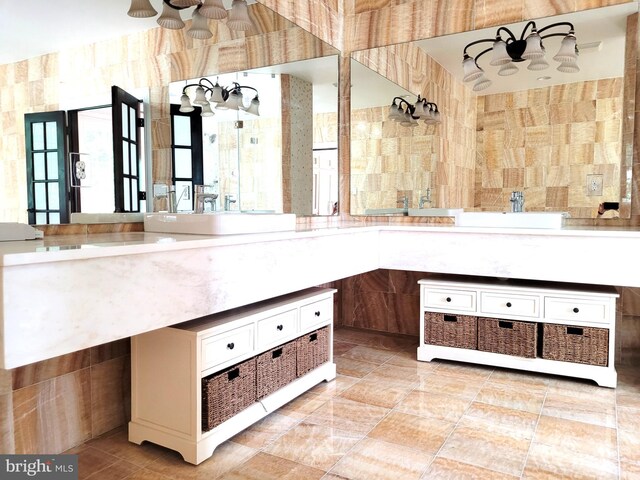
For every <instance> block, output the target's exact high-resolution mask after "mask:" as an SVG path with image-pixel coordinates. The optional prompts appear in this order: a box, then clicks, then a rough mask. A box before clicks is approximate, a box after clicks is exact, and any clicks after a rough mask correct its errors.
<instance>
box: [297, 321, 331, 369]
mask: <svg viewBox="0 0 640 480" xmlns="http://www.w3.org/2000/svg"><path fill="white" fill-rule="evenodd" d="M328 361H329V327H324V328H320V329H318V330H316V331H315V332H311V333H307V334H306V335H303V336H301V337H299V338H297V339H296V365H297V367H296V370H297V376H298V377H301V376H302V375H304V374H305V373H307V372H308V371H310V370H313V369H314V368H316V367H318V366H320V365H322V364H323V363H325V362H328Z"/></svg>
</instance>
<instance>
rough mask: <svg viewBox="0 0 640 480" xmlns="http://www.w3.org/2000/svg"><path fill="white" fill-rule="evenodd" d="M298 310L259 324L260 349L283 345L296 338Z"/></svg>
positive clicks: (270, 318) (261, 321)
mask: <svg viewBox="0 0 640 480" xmlns="http://www.w3.org/2000/svg"><path fill="white" fill-rule="evenodd" d="M297 317H298V310H297V309H293V310H289V311H288V312H283V313H279V314H278V315H274V316H273V317H269V318H265V319H264V320H260V321H259V322H258V340H257V344H258V349H262V348H264V347H268V346H270V345H275V344H278V343H283V342H284V341H285V340H290V339H292V338H293V337H295V335H296V333H297V330H296V327H297V322H296V320H297Z"/></svg>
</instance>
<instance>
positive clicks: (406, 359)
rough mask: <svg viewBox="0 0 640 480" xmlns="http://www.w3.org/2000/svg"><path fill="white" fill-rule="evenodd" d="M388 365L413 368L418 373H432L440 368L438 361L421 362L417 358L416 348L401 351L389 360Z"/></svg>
mask: <svg viewBox="0 0 640 480" xmlns="http://www.w3.org/2000/svg"><path fill="white" fill-rule="evenodd" d="M386 365H393V366H396V367H404V368H411V369H413V370H414V372H415V373H416V374H417V375H424V374H428V373H432V372H433V371H434V370H436V369H437V368H438V365H439V363H438V362H419V361H418V360H416V352H415V350H413V351H411V352H401V353H398V354H396V355H395V356H393V357H391V358H390V359H389V360H387V363H386Z"/></svg>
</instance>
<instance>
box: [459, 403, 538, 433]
mask: <svg viewBox="0 0 640 480" xmlns="http://www.w3.org/2000/svg"><path fill="white" fill-rule="evenodd" d="M467 417H470V418H468V420H469V422H473V421H474V419H478V420H482V422H477V423H478V424H479V425H480V424H491V425H496V426H498V427H506V428H517V429H518V430H519V431H520V432H521V433H523V434H524V433H525V432H529V437H530V438H531V437H533V432H534V430H535V428H536V423H537V422H538V415H537V414H535V413H529V412H525V411H523V410H515V409H512V408H505V407H498V406H496V405H491V404H488V403H481V402H473V403H472V404H471V406H470V407H469V409H468V410H467V411H466V412H465V418H467Z"/></svg>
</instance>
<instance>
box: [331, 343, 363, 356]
mask: <svg viewBox="0 0 640 480" xmlns="http://www.w3.org/2000/svg"><path fill="white" fill-rule="evenodd" d="M356 346H357V345H356V344H355V343H348V342H336V341H334V342H333V356H334V357H339V356H341V355H343V354H345V353H347V352H348V351H349V350H351V349H352V348H353V347H356Z"/></svg>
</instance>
